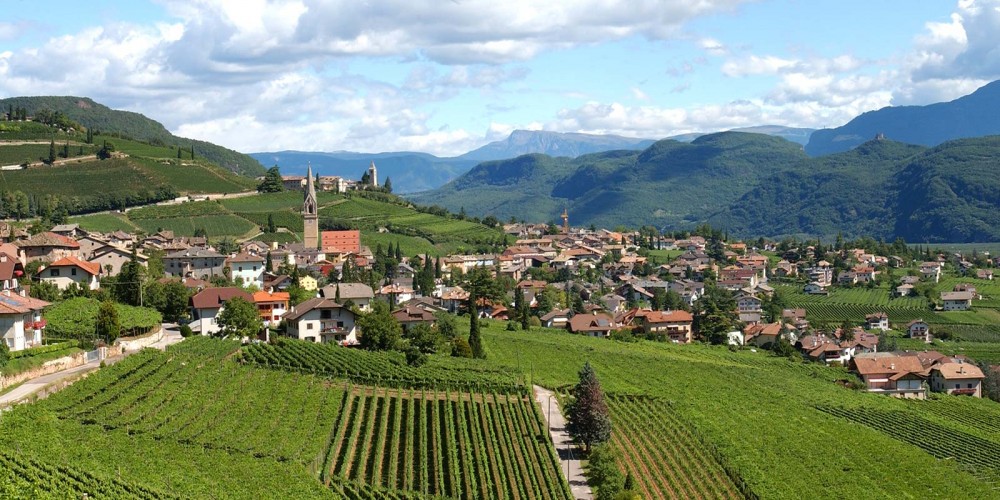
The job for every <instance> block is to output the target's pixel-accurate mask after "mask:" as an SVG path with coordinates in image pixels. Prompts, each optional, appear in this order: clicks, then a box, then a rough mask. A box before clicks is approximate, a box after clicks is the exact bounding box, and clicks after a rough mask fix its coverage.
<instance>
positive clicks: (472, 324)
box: [469, 293, 486, 359]
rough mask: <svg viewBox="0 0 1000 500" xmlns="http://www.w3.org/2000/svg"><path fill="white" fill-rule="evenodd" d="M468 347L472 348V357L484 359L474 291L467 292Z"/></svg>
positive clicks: (484, 352) (484, 354)
mask: <svg viewBox="0 0 1000 500" xmlns="http://www.w3.org/2000/svg"><path fill="white" fill-rule="evenodd" d="M469 347H471V348H472V357H474V358H476V359H486V351H485V350H484V349H483V338H482V333H481V332H480V331H479V309H478V308H477V307H476V294H475V293H470V294H469Z"/></svg>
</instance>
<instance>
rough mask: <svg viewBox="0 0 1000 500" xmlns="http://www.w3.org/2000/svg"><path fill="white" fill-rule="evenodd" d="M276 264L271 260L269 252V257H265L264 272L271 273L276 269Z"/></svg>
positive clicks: (269, 252)
mask: <svg viewBox="0 0 1000 500" xmlns="http://www.w3.org/2000/svg"><path fill="white" fill-rule="evenodd" d="M273 266H274V262H273V261H272V260H271V251H270V250H268V251H267V256H266V257H264V272H268V273H269V272H271V271H272V270H273V269H274V267H273Z"/></svg>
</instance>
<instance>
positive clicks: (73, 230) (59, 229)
mask: <svg viewBox="0 0 1000 500" xmlns="http://www.w3.org/2000/svg"><path fill="white" fill-rule="evenodd" d="M51 231H52V232H53V233H56V234H58V235H60V236H66V237H68V238H76V237H79V236H80V235H82V234H83V231H81V230H80V225H79V224H57V225H55V226H53V227H52V230H51Z"/></svg>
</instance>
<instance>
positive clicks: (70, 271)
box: [69, 267, 76, 276]
mask: <svg viewBox="0 0 1000 500" xmlns="http://www.w3.org/2000/svg"><path fill="white" fill-rule="evenodd" d="M69 273H70V274H71V275H73V276H76V268H75V267H74V268H73V269H70V270H69Z"/></svg>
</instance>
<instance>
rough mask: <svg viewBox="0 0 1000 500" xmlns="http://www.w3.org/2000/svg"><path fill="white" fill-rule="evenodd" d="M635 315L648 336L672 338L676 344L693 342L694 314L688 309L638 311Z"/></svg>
mask: <svg viewBox="0 0 1000 500" xmlns="http://www.w3.org/2000/svg"><path fill="white" fill-rule="evenodd" d="M635 317H636V319H638V320H639V321H640V324H639V325H640V327H641V328H642V332H643V333H644V334H646V336H647V337H650V338H657V339H661V340H670V341H671V342H673V343H675V344H687V343H690V342H691V325H692V324H693V323H694V316H692V315H691V313H689V312H687V311H638V312H637V313H636V315H635Z"/></svg>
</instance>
